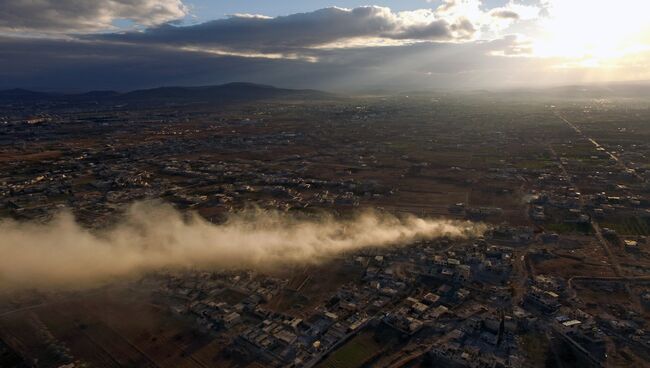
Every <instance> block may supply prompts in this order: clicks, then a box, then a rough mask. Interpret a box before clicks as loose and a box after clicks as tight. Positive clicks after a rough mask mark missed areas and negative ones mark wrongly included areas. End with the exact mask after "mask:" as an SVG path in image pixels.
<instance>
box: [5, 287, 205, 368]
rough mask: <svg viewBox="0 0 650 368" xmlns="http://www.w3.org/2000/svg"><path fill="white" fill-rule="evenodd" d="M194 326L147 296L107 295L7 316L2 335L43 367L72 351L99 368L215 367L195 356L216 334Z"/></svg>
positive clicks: (61, 360) (78, 357) (56, 362)
mask: <svg viewBox="0 0 650 368" xmlns="http://www.w3.org/2000/svg"><path fill="white" fill-rule="evenodd" d="M132 316H138V318H131V317H132ZM188 326H192V325H191V324H188V323H184V322H183V321H181V320H178V319H177V318H175V317H173V316H171V315H170V314H168V313H167V312H165V311H163V310H161V309H160V308H158V307H157V306H155V305H152V304H148V303H147V302H146V300H145V299H142V298H140V297H138V298H134V297H133V295H130V296H126V295H124V294H122V293H107V294H102V295H93V296H86V297H81V298H79V299H77V300H75V301H63V302H59V303H51V304H49V305H43V306H41V307H37V308H33V309H30V310H26V311H21V312H17V313H14V314H11V315H9V316H6V317H3V318H2V319H0V337H1V338H2V340H4V341H6V342H7V344H9V345H10V346H11V347H12V348H14V349H15V350H16V351H18V352H19V353H22V354H23V355H26V356H32V357H36V358H37V359H39V362H40V363H41V364H42V366H58V365H62V364H63V363H66V362H67V361H66V358H65V356H66V352H67V353H69V355H72V356H74V357H75V358H76V359H78V360H80V361H83V362H86V363H88V364H90V365H91V366H96V367H129V366H131V367H188V368H190V367H206V366H210V364H209V359H210V358H211V357H210V356H208V357H206V356H205V354H200V355H198V354H197V357H193V355H195V353H197V352H200V351H201V350H203V349H204V347H206V346H207V345H209V343H210V342H211V341H212V338H211V337H209V336H206V335H204V334H202V333H200V332H199V331H197V330H195V329H194V328H192V327H188ZM188 357H190V359H188ZM201 357H202V359H204V361H202V360H201V359H198V358H201Z"/></svg>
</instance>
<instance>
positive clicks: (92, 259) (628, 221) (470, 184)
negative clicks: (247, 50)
mask: <svg viewBox="0 0 650 368" xmlns="http://www.w3.org/2000/svg"><path fill="white" fill-rule="evenodd" d="M644 88H645V87H643V86H632V87H630V86H626V85H619V86H617V87H616V86H614V87H611V86H610V87H608V88H605V87H603V86H587V87H581V86H576V87H565V88H556V89H543V90H541V89H540V90H523V89H522V90H517V91H501V92H489V91H474V92H465V93H451V92H430V91H428V92H410V93H386V94H379V93H376V94H372V95H370V94H366V95H364V96H358V95H342V94H334V93H326V92H320V91H316V90H291V89H280V88H275V87H271V86H261V85H256V84H249V83H233V84H228V85H221V86H207V87H196V88H186V87H168V88H159V89H152V90H141V91H135V92H128V93H116V92H92V93H83V94H58V93H41V92H33V91H28V90H19V89H14V90H7V91H0V106H1V107H0V115H2V116H0V183H1V184H2V185H1V186H0V218H2V220H0V231H1V232H2V234H3V237H2V239H0V249H1V250H2V252H3V253H4V254H5V255H7V257H2V258H3V259H2V260H0V366H2V367H181V366H182V367H318V368H324V367H331V368H339V367H340V368H347V367H350V368H352V367H630V366H637V367H644V366H648V362H649V361H650V346H649V345H650V324H649V323H650V313H649V311H650V240H649V239H648V236H650V197H649V196H648V193H650V183H649V180H650V161H649V157H650V125H648V120H649V119H650V99H648V94H647V92H643V91H644ZM161 213H162V214H161ZM359 216H361V217H359ZM364 216H365V217H364ZM195 232H198V233H200V236H199V235H196V236H195V234H196V233H195ZM305 238H308V239H305ZM138 242H144V245H142V244H138ZM226 243H227V244H226ZM43 244H45V245H47V247H48V248H47V249H45V248H44V247H43ZM131 246H132V247H131ZM127 248H128V249H127ZM133 249H136V250H135V251H134V250H133ZM260 254H261V255H262V256H260ZM260 257H261V258H260Z"/></svg>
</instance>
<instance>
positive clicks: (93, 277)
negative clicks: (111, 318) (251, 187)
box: [0, 202, 485, 288]
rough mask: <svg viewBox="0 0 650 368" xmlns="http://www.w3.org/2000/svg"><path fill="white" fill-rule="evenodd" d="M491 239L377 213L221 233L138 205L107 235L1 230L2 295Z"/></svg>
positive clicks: (44, 227)
mask: <svg viewBox="0 0 650 368" xmlns="http://www.w3.org/2000/svg"><path fill="white" fill-rule="evenodd" d="M484 231H485V227H484V226H483V225H480V224H473V223H470V222H460V221H451V220H430V219H421V218H417V217H414V216H406V217H400V218H398V217H394V216H392V215H388V214H384V213H378V212H375V211H365V212H362V213H359V214H358V215H356V216H354V217H353V218H351V219H346V220H343V219H337V218H334V217H333V216H329V215H322V216H318V217H317V218H308V219H305V218H304V217H297V216H293V215H290V214H286V213H280V212H273V211H264V210H260V209H248V210H243V211H241V212H239V213H235V214H232V215H230V216H229V217H228V219H227V220H226V221H225V222H224V223H222V224H218V225H216V224H212V223H210V222H208V221H206V220H204V219H203V218H201V217H200V216H199V215H197V214H189V215H188V214H182V213H180V212H178V211H177V210H175V209H173V208H172V207H171V206H169V205H165V204H161V203H158V202H139V203H135V204H133V205H131V206H130V207H129V208H128V209H127V210H126V211H125V213H124V215H123V216H122V217H121V219H120V220H119V221H118V223H117V224H115V225H114V226H112V227H110V228H108V229H103V230H94V231H93V230H89V229H87V228H84V227H83V226H81V225H79V224H78V223H77V222H76V221H75V219H74V217H73V216H72V214H71V213H69V212H61V213H59V214H57V215H56V216H55V217H54V218H53V219H52V220H51V221H50V222H48V223H45V224H43V223H32V222H17V221H14V220H0V288H25V287H36V288H40V287H68V286H71V287H75V288H76V287H85V286H92V285H97V284H98V283H103V282H108V281H111V280H114V279H116V278H123V277H130V276H138V275H141V274H143V273H146V272H150V271H155V270H160V269H168V268H172V269H173V268H186V267H196V268H214V269H239V268H248V269H260V270H264V269H271V268H277V267H283V266H291V265H296V264H305V263H318V262H323V261H325V260H327V259H331V258H332V257H335V256H337V255H340V254H342V253H345V252H350V251H355V250H359V249H362V248H367V247H379V246H388V245H404V244H408V243H411V242H413V241H416V240H424V239H434V238H439V237H450V238H466V237H471V236H477V235H481V234H482V233H483V232H484Z"/></svg>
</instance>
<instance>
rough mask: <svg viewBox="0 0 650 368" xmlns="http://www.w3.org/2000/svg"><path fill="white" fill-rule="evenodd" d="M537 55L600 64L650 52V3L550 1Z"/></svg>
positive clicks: (629, 0)
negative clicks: (632, 54)
mask: <svg viewBox="0 0 650 368" xmlns="http://www.w3.org/2000/svg"><path fill="white" fill-rule="evenodd" d="M547 3H548V8H547V9H548V14H547V16H546V17H544V18H543V19H542V20H541V21H540V25H541V30H540V33H541V34H540V35H539V36H538V37H537V38H536V41H535V42H534V47H533V49H534V52H535V53H536V54H537V55H539V56H544V57H561V58H569V59H578V60H584V61H585V63H588V64H592V65H597V64H598V62H599V61H607V60H614V59H619V58H624V57H625V56H626V55H628V54H631V53H637V52H640V51H647V50H648V49H650V48H649V47H648V46H650V42H649V41H650V37H649V36H650V24H649V23H650V22H648V19H649V18H648V14H650V1H646V0H617V1H612V2H610V1H599V0H547Z"/></svg>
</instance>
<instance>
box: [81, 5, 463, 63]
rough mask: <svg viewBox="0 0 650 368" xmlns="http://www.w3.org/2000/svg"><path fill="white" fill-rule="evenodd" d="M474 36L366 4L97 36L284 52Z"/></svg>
mask: <svg viewBox="0 0 650 368" xmlns="http://www.w3.org/2000/svg"><path fill="white" fill-rule="evenodd" d="M474 32H475V29H474V27H473V26H472V24H471V22H469V21H468V20H467V19H465V18H459V19H439V18H438V17H436V15H435V14H434V12H433V11H430V10H418V11H411V12H393V11H391V10H390V9H389V8H384V7H378V6H364V7H358V8H354V9H342V8H336V7H332V8H326V9H321V10H317V11H314V12H310V13H300V14H293V15H288V16H282V17H276V18H269V17H262V16H258V15H248V14H245V15H242V14H238V15H232V16H230V17H228V18H226V19H219V20H214V21H210V22H206V23H202V24H198V25H192V26H175V25H170V24H164V25H160V26H157V27H152V28H149V29H147V30H145V31H133V32H125V33H114V34H107V35H98V36H93V37H92V38H94V39H101V40H104V41H117V42H128V43H143V44H165V45H181V46H203V47H210V48H220V49H222V50H231V51H232V50H238V51H242V50H247V51H255V52H269V53H277V52H281V53H283V52H288V51H294V52H295V50H297V49H305V48H313V47H318V46H322V45H326V44H329V45H332V44H334V43H336V42H338V41H345V40H351V39H359V38H368V39H370V38H379V39H386V40H406V39H413V40H418V41H445V42H453V41H461V40H468V39H471V38H472V36H473V34H474Z"/></svg>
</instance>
